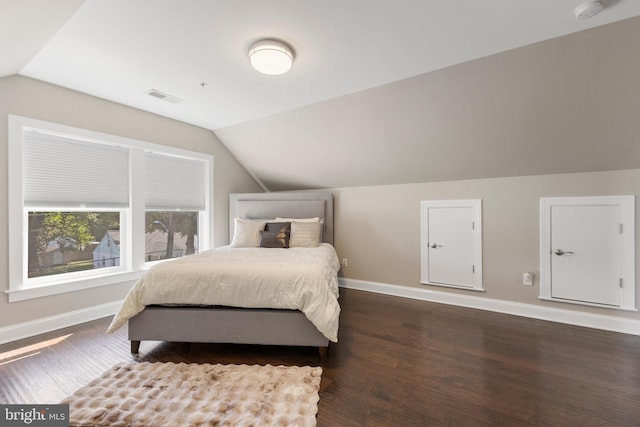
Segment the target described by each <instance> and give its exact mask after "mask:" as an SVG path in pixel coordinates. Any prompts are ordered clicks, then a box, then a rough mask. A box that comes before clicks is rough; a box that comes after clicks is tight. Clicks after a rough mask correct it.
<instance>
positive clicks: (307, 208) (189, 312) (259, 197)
mask: <svg viewBox="0 0 640 427" xmlns="http://www.w3.org/2000/svg"><path fill="white" fill-rule="evenodd" d="M229 205H230V212H229V219H230V224H229V228H230V242H231V245H229V246H224V247H221V248H216V249H213V250H210V251H203V252H202V253H200V254H195V255H190V256H189V257H184V258H179V259H176V260H172V261H168V262H164V263H162V264H160V265H158V266H154V267H153V268H151V269H150V270H149V271H147V272H146V273H145V274H144V275H143V277H142V278H141V279H140V280H139V281H138V282H137V283H136V284H135V285H134V287H133V288H132V289H131V291H130V292H129V294H128V295H127V298H126V299H125V301H124V302H123V305H122V306H121V308H120V310H119V311H118V313H117V314H116V316H115V317H114V320H113V322H112V324H111V325H110V327H109V332H113V331H114V330H116V329H118V328H119V327H121V326H122V325H123V324H124V323H128V338H129V340H130V341H131V352H132V353H134V354H136V353H138V352H139V348H140V342H141V341H144V340H153V341H172V342H186V343H191V342H205V343H235V344H262V345H286V346H312V347H317V348H318V349H319V352H320V356H321V357H323V358H324V357H327V350H328V347H329V343H330V342H337V328H338V317H339V312H340V308H339V304H338V303H337V299H338V285H337V271H338V269H339V263H338V259H337V255H336V254H335V250H334V249H333V196H332V195H331V193H326V192H292V193H244V194H239V193H238V194H231V195H230V200H229ZM240 218H242V220H240ZM276 218H278V220H276ZM309 218H318V219H317V220H316V221H315V222H317V224H315V226H316V227H318V228H316V229H312V228H309V227H310V225H309V224H303V223H301V222H300V221H302V219H309ZM312 221H313V220H312ZM248 222H250V223H257V224H260V223H265V222H269V225H268V226H266V228H265V229H264V230H267V229H269V228H270V227H271V226H272V225H274V224H272V223H275V225H276V226H278V227H280V226H283V225H286V224H287V223H288V224H289V227H290V230H289V231H290V233H291V234H290V237H291V239H294V236H298V237H296V238H298V239H299V236H303V233H301V231H303V230H311V229H312V230H317V231H315V232H319V236H318V238H317V240H318V241H319V242H318V244H317V247H306V245H305V244H304V241H302V243H301V241H299V240H298V241H297V242H298V244H296V242H294V241H293V240H291V244H292V247H291V248H290V249H281V248H275V247H267V248H262V247H258V248H256V247H245V246H244V245H242V244H240V245H239V247H238V246H234V245H235V244H237V243H238V241H239V240H238V239H240V240H241V237H239V235H240V233H241V232H244V231H246V229H245V227H247V226H248V224H246V223H248ZM303 222H306V221H303ZM318 224H319V226H318ZM249 226H252V225H249ZM271 228H272V227H271ZM243 230H244V231H243ZM294 232H296V233H295V234H294ZM261 236H262V239H263V240H262V243H264V242H267V240H266V239H267V236H269V237H282V235H281V234H278V233H276V234H273V233H270V232H268V231H263V232H261ZM279 241H280V240H277V242H279ZM277 242H276V243H277ZM262 243H261V244H262ZM287 243H288V242H287ZM249 246H251V245H249ZM267 246H269V245H267ZM275 246H277V244H276V245H275ZM301 246H302V247H301ZM196 266H197V268H196ZM208 268H212V270H211V271H207V270H206V269H208ZM213 268H215V270H213ZM201 269H202V271H201ZM272 276H273V277H272ZM211 277H216V278H219V280H218V279H216V280H215V283H214V284H209V283H208V282H207V281H208V280H209V278H211ZM263 280H264V281H265V282H264V284H263V282H262V281H263ZM205 282H206V283H205ZM272 283H276V284H275V285H272ZM273 286H275V291H274V294H273V295H271V296H267V295H268V293H267V292H266V290H269V289H271V287H273ZM152 287H154V288H155V290H154V294H155V293H159V294H161V295H162V296H161V297H160V296H158V297H156V296H154V297H153V298H151V297H149V294H145V292H146V291H147V290H148V289H149V288H152ZM205 288H206V292H207V294H205V293H204V291H203V289H205ZM210 289H215V290H216V294H215V295H214V296H212V295H209V290H210ZM174 293H175V294H177V296H175V295H174ZM262 293H264V294H265V296H267V300H268V301H266V302H265V300H263V299H260V298H262V296H260V298H258V296H259V295H258V294H262ZM165 298H168V299H165Z"/></svg>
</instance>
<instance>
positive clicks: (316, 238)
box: [289, 221, 322, 248]
mask: <svg viewBox="0 0 640 427" xmlns="http://www.w3.org/2000/svg"><path fill="white" fill-rule="evenodd" d="M321 232H322V224H320V221H316V222H296V221H293V222H292V223H291V237H290V238H289V247H290V248H315V247H316V246H318V245H319V244H320V233H321Z"/></svg>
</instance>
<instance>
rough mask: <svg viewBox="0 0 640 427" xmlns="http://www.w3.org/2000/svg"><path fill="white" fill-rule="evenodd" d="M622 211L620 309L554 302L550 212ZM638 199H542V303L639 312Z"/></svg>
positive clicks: (602, 305) (626, 197)
mask: <svg viewBox="0 0 640 427" xmlns="http://www.w3.org/2000/svg"><path fill="white" fill-rule="evenodd" d="M602 205H608V206H611V205H615V206H619V207H620V214H621V215H620V222H621V224H622V229H623V233H622V240H623V243H622V244H623V248H622V250H623V253H624V255H623V256H624V259H623V271H622V292H621V302H620V306H611V305H606V304H597V303H591V302H584V301H573V300H566V299H560V298H554V297H553V296H552V295H551V250H552V248H551V210H552V207H553V206H602ZM635 277H636V273H635V196H633V195H630V196H593V197H541V198H540V296H539V298H540V299H542V300H548V301H559V302H564V303H570V304H579V305H588V306H593V307H604V308H611V309H618V310H627V311H637V308H636V294H635V290H636V283H635Z"/></svg>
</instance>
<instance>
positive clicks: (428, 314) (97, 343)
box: [0, 289, 640, 427]
mask: <svg viewBox="0 0 640 427" xmlns="http://www.w3.org/2000/svg"><path fill="white" fill-rule="evenodd" d="M340 302H341V306H342V314H341V318H340V335H339V340H340V342H339V343H338V344H336V345H333V346H332V347H331V349H330V355H329V359H328V360H320V359H319V357H318V354H317V350H316V349H312V348H298V347H293V348H289V347H263V346H239V345H219V344H192V345H191V346H186V345H183V344H180V343H156V342H143V343H142V345H141V348H140V356H139V357H138V358H137V360H146V361H172V362H194V363H205V362H206V363H236V364H240V363H248V364H254V363H255V364H267V363H270V364H283V365H313V366H322V367H323V374H322V383H321V389H320V402H319V405H318V418H317V419H318V425H319V426H332V427H333V426H640V337H638V336H632V335H625V334H617V333H611V332H604V331H598V330H592V329H586V328H580V327H575V326H568V325H561V324H555V323H551V322H544V321H537V320H532V319H526V318H519V317H513V316H508V315H502V314H498V313H491V312H485V311H480V310H473V309H466V308H460V307H452V306H447V305H440V304H434V303H428V302H422V301H414V300H409V299H403V298H397V297H390V296H384V295H378V294H373V293H367V292H362V291H356V290H349V289H341V297H340ZM109 321H110V319H101V320H97V321H94V322H90V323H87V324H84V325H79V326H76V327H72V328H67V329H64V330H60V331H57V332H53V333H48V334H45V335H43V336H39V337H34V338H29V339H26V340H22V341H19V342H14V343H9V344H5V345H2V346H0V402H2V403H53V402H58V401H60V400H61V399H62V398H64V397H65V396H67V395H69V394H71V393H73V392H74V391H75V390H76V389H77V388H79V387H81V386H83V385H84V384H86V383H88V382H89V381H90V380H91V379H93V378H95V377H97V376H98V375H100V374H101V373H102V372H103V371H105V370H107V369H108V368H109V367H111V366H112V365H113V364H115V363H117V362H121V361H129V360H132V359H133V357H132V356H131V355H130V353H129V342H128V341H127V340H126V328H123V329H121V330H119V331H117V332H116V333H115V334H113V335H107V334H106V333H105V330H106V327H107V325H108V323H109Z"/></svg>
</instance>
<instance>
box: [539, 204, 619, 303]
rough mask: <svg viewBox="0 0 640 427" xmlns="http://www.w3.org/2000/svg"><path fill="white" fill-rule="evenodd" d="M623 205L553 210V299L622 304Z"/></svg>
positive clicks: (558, 208)
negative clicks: (621, 216)
mask: <svg viewBox="0 0 640 427" xmlns="http://www.w3.org/2000/svg"><path fill="white" fill-rule="evenodd" d="M621 223H622V222H621V218H620V206H617V205H600V206H592V205H574V206H553V207H552V208H551V248H550V249H551V250H550V254H549V256H550V257H551V297H552V298H561V299H568V300H576V301H584V302H590V303H598V304H606V305H615V306H619V305H620V295H621V292H620V289H621V288H620V280H621V278H622V262H621V261H622V258H623V246H622V234H621V233H620V224H621Z"/></svg>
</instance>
